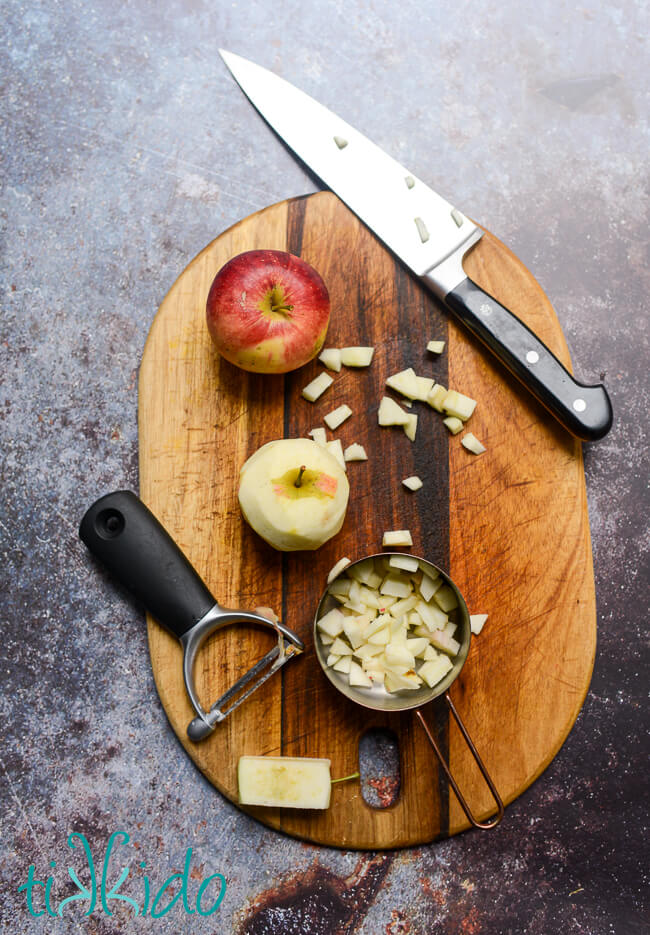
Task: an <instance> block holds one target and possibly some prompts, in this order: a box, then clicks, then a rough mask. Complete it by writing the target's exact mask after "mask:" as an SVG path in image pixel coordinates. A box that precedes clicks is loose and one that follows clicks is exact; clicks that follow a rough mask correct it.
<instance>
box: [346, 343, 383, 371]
mask: <svg viewBox="0 0 650 935" xmlns="http://www.w3.org/2000/svg"><path fill="white" fill-rule="evenodd" d="M374 353H375V349H374V347H342V348H341V363H342V364H343V365H344V366H345V367H368V366H369V365H370V363H371V362H372V355H373V354H374Z"/></svg>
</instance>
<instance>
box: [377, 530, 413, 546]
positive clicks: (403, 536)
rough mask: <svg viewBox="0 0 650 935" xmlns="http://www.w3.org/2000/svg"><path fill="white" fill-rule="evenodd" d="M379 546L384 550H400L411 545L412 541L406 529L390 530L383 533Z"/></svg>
mask: <svg viewBox="0 0 650 935" xmlns="http://www.w3.org/2000/svg"><path fill="white" fill-rule="evenodd" d="M381 544H382V546H383V547H384V548H386V547H387V546H394V547H395V548H398V549H401V548H405V547H407V546H410V545H413V539H412V537H411V533H410V531H409V530H408V529H391V530H389V532H385V533H384V535H383V538H382V540H381Z"/></svg>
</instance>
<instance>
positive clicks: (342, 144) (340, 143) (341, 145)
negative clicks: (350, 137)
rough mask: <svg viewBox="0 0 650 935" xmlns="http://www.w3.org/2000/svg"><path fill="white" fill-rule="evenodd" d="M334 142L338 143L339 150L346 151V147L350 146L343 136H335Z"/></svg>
mask: <svg viewBox="0 0 650 935" xmlns="http://www.w3.org/2000/svg"><path fill="white" fill-rule="evenodd" d="M334 142H335V143H336V145H337V146H338V148H339V149H345V147H346V146H347V145H348V141H347V140H346V139H344V137H342V136H335V137H334Z"/></svg>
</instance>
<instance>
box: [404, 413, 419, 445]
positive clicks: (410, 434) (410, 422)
mask: <svg viewBox="0 0 650 935" xmlns="http://www.w3.org/2000/svg"><path fill="white" fill-rule="evenodd" d="M406 416H407V421H406V422H405V423H404V426H403V428H404V434H405V435H406V437H407V438H408V439H409V441H412V442H414V441H415V433H416V432H417V430H418V417H417V416H416V414H415V413H414V412H407V414H406Z"/></svg>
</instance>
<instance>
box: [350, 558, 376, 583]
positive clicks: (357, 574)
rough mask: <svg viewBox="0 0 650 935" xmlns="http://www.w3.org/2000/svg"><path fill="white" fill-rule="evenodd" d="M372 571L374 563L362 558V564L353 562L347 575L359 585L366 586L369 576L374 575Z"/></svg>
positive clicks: (369, 559)
mask: <svg viewBox="0 0 650 935" xmlns="http://www.w3.org/2000/svg"><path fill="white" fill-rule="evenodd" d="M374 570H375V563H374V562H373V560H372V559H371V558H364V560H363V561H362V562H355V563H354V564H353V565H352V567H351V568H350V569H348V575H349V576H350V577H351V578H354V579H355V581H358V582H359V583H360V584H366V585H367V584H368V581H369V580H370V578H371V576H372V575H373V574H374Z"/></svg>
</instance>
